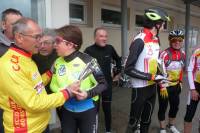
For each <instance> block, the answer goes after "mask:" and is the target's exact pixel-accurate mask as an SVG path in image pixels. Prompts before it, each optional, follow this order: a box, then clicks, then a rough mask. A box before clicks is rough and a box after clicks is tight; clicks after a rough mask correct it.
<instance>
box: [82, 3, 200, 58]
mask: <svg viewBox="0 0 200 133" xmlns="http://www.w3.org/2000/svg"><path fill="white" fill-rule="evenodd" d="M90 2H91V3H92V4H91V5H92V8H91V10H90V11H89V12H90V13H91V14H92V15H91V16H90V18H91V17H92V20H90V24H89V25H88V24H86V25H81V24H80V25H79V26H80V28H81V30H82V31H83V38H84V44H83V47H82V49H81V50H83V49H85V47H87V46H88V45H90V44H92V43H93V31H94V29H95V28H96V27H98V26H102V24H101V7H102V6H103V5H109V6H114V7H116V8H121V7H120V2H121V1H120V0H109V1H108V0H90ZM155 6H159V7H161V8H164V9H165V10H166V11H167V12H168V13H169V15H170V17H171V18H172V22H171V23H169V24H168V25H169V26H170V27H171V29H172V28H177V27H179V26H180V25H181V26H184V25H185V4H184V3H183V1H182V0H176V1H175V0H156V1H155V0H128V12H129V15H128V17H129V18H128V20H129V22H128V44H130V43H131V40H132V37H133V36H134V35H135V34H136V33H137V32H138V31H139V30H140V29H141V28H139V27H136V26H135V15H136V14H140V15H142V14H143V12H144V9H145V8H149V7H155ZM199 9H200V8H199V7H195V6H192V5H191V17H190V20H191V26H193V27H197V28H200V10H199ZM106 28H107V30H108V33H109V43H110V44H112V45H113V46H114V47H115V48H116V50H117V52H118V53H119V54H120V55H121V28H120V27H110V26H106ZM169 30H170V29H169ZM168 32H169V31H168V30H166V31H164V32H162V33H160V38H161V45H162V46H161V47H162V49H164V48H166V47H168V39H167V38H168ZM198 42H200V38H199V37H198Z"/></svg>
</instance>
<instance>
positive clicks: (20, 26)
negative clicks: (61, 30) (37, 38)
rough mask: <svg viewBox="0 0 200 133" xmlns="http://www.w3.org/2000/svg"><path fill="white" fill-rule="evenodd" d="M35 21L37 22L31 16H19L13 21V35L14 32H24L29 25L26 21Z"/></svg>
mask: <svg viewBox="0 0 200 133" xmlns="http://www.w3.org/2000/svg"><path fill="white" fill-rule="evenodd" d="M30 21H32V22H35V23H37V22H36V21H35V20H33V19H31V18H25V17H23V18H21V19H19V20H18V21H17V22H15V23H14V24H13V29H12V33H13V35H15V34H16V33H25V32H26V31H27V30H28V29H29V28H30V27H29V26H28V22H30Z"/></svg>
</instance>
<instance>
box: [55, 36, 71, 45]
mask: <svg viewBox="0 0 200 133" xmlns="http://www.w3.org/2000/svg"><path fill="white" fill-rule="evenodd" d="M61 42H65V43H69V41H67V40H65V39H63V38H62V37H59V36H58V37H56V38H55V44H56V45H57V44H60V43H61Z"/></svg>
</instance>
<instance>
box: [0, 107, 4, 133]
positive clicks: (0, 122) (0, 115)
mask: <svg viewBox="0 0 200 133" xmlns="http://www.w3.org/2000/svg"><path fill="white" fill-rule="evenodd" d="M0 133H4V127H3V110H2V109H0Z"/></svg>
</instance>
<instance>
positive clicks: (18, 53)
mask: <svg viewBox="0 0 200 133" xmlns="http://www.w3.org/2000/svg"><path fill="white" fill-rule="evenodd" d="M13 33H14V39H15V44H14V45H11V47H10V48H9V50H8V51H7V52H6V53H5V54H4V56H2V58H1V59H0V64H1V71H0V77H1V78H0V107H1V108H2V109H3V110H4V113H3V120H4V122H3V123H4V128H5V133H41V132H43V131H44V130H45V128H46V126H47V124H48V122H49V119H50V113H49V109H51V108H55V107H58V106H61V105H62V104H64V103H65V101H66V100H68V99H69V98H70V97H71V96H73V95H74V94H73V92H74V91H75V90H78V89H79V87H80V83H79V82H76V83H73V84H72V85H70V86H68V87H64V89H63V90H61V91H60V92H57V93H53V94H50V95H47V93H46V91H45V89H44V85H43V82H42V78H41V76H40V74H39V72H38V68H37V66H36V64H35V63H34V61H33V60H32V59H31V56H32V54H35V53H37V52H38V47H39V46H38V45H39V41H40V38H41V35H42V34H41V33H42V30H41V29H40V27H39V26H38V24H37V23H36V22H35V21H33V20H32V19H29V18H22V19H20V20H18V21H17V22H16V23H15V24H14V25H13Z"/></svg>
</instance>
